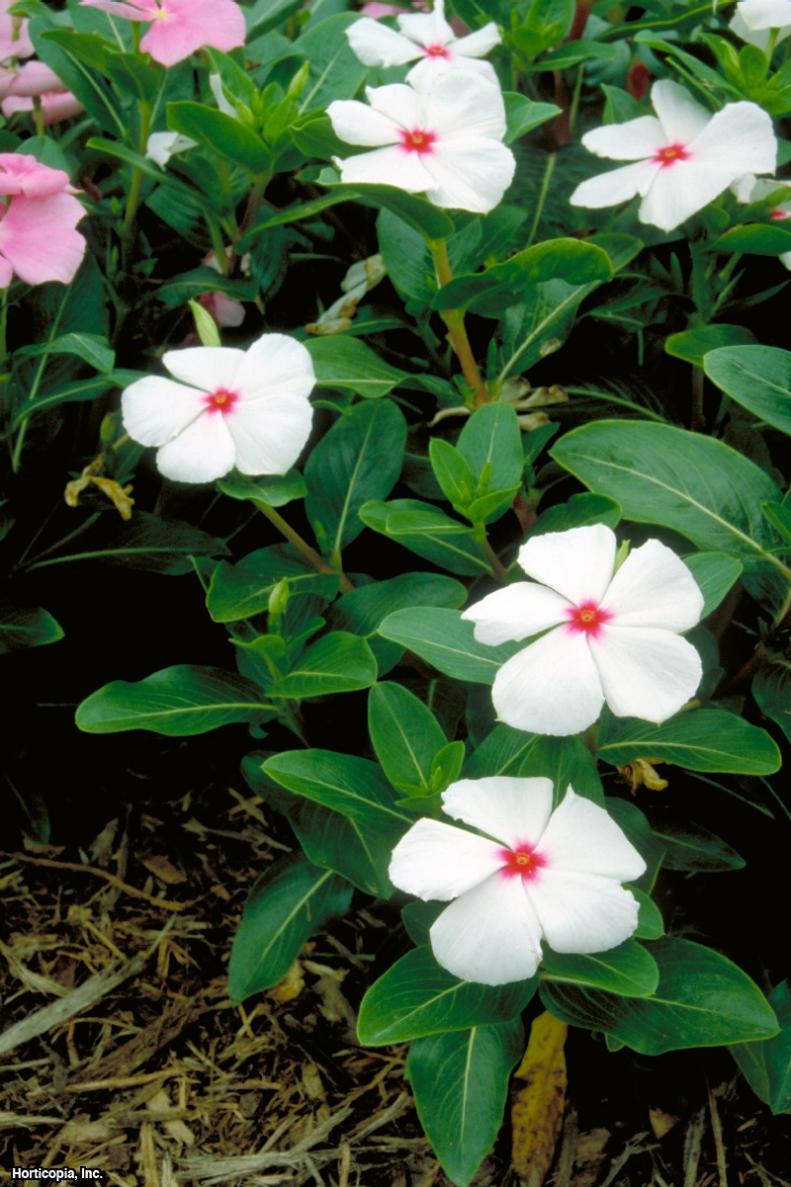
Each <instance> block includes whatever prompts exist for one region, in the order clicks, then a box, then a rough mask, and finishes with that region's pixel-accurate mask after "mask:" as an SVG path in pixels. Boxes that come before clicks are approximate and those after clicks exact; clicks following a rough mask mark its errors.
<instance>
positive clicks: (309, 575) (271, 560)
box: [206, 544, 338, 622]
mask: <svg viewBox="0 0 791 1187" xmlns="http://www.w3.org/2000/svg"><path fill="white" fill-rule="evenodd" d="M283 580H286V581H287V582H288V595H289V599H291V598H295V597H302V596H305V595H308V596H314V597H321V598H327V599H329V598H332V597H333V595H334V594H335V593H336V592H337V589H338V578H337V577H334V576H333V575H332V574H331V573H317V572H316V571H315V569H313V568H311V567H310V566H309V565H308V564H307V563H306V562H305V561H303V560H302V558H301V557H300V556H298V555H297V554H296V553H295V552H294V551H292V549H290V548H288V547H287V546H286V545H284V544H273V545H270V546H269V547H268V548H259V549H257V550H256V551H255V552H251V553H249V555H248V556H246V557H244V559H243V560H241V561H239V563H238V564H237V565H229V564H228V563H227V562H226V561H221V562H220V563H219V564H218V565H217V566H216V568H215V569H214V571H213V572H212V575H211V579H210V581H209V588H208V591H207V594H206V608H207V610H208V611H209V614H210V615H211V617H212V618H213V619H214V621H215V622H238V621H240V620H242V619H245V618H252V617H253V616H254V615H256V614H262V613H263V612H264V611H265V610H267V609H268V607H269V599H270V597H271V596H272V593H273V591H274V589H275V587H276V586H277V585H278V584H279V583H280V582H281V581H283Z"/></svg>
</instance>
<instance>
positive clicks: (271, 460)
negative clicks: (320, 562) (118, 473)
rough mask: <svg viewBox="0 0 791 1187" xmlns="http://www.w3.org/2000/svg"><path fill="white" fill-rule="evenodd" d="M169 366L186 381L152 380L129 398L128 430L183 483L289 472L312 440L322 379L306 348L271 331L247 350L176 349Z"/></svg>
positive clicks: (125, 405) (125, 400)
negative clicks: (232, 474)
mask: <svg viewBox="0 0 791 1187" xmlns="http://www.w3.org/2000/svg"><path fill="white" fill-rule="evenodd" d="M162 362H163V363H164V365H165V367H167V369H168V371H169V372H170V374H171V375H173V376H174V377H175V378H176V379H177V380H179V381H180V382H178V383H174V382H173V380H172V379H163V378H161V377H159V376H156V375H148V376H146V377H145V378H144V379H138V380H137V382H136V383H133V384H132V385H131V387H128V388H127V389H126V391H125V392H124V393H123V396H122V397H121V409H122V413H123V421H124V428H125V429H126V431H127V433H128V434H129V436H130V437H131V438H132V439H133V440H134V441H138V442H140V444H141V445H158V446H159V450H158V452H157V466H158V467H159V469H160V471H161V472H162V473H163V474H164V475H165V476H166V477H167V478H173V479H175V480H176V481H178V482H212V481H213V480H214V479H215V478H222V476H223V475H224V474H227V473H228V471H229V470H232V469H233V468H234V466H235V467H236V469H237V470H239V471H240V472H241V473H242V474H285V472H286V471H287V470H288V469H290V467H291V466H293V464H294V462H295V461H296V460H297V458H298V457H299V455H300V453H301V452H302V450H303V448H304V446H305V443H306V442H307V439H308V437H309V435H310V429H311V423H312V420H313V409H312V407H311V404H310V401H309V400H308V396H309V395H310V393H311V391H312V389H313V386H314V384H315V382H316V376H315V374H314V371H313V363H312V361H311V358H310V355H309V354H308V352H307V350H306V349H305V347H304V346H303V345H302V344H301V343H300V342H297V341H295V340H294V339H293V338H288V337H287V336H286V335H285V334H264V335H263V337H261V338H259V339H258V340H257V341H256V342H254V343H253V344H252V346H250V347H249V348H248V349H247V350H246V351H244V350H232V349H230V348H228V347H225V346H196V347H190V348H189V349H187V350H170V351H168V352H167V353H166V354H164V355H163V357H162Z"/></svg>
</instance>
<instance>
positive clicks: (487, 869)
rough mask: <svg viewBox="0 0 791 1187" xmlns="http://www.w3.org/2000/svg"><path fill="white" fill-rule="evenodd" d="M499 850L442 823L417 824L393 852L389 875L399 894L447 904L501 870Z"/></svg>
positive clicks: (479, 838)
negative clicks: (400, 892)
mask: <svg viewBox="0 0 791 1187" xmlns="http://www.w3.org/2000/svg"><path fill="white" fill-rule="evenodd" d="M502 864H503V863H502V859H501V858H500V856H499V853H498V847H497V846H496V845H493V844H492V842H491V841H486V840H484V838H483V837H478V836H476V835H475V833H468V832H467V830H466V829H463V828H456V827H455V826H454V825H452V824H444V823H443V822H442V821H441V820H428V819H423V820H418V821H417V822H416V823H415V824H413V825H412V827H411V828H410V830H409V832H407V833H405V834H404V836H403V837H402V838H401V840H400V841H399V842H398V844H397V845H396V847H395V849H394V850H393V856H392V858H391V859H390V868H389V870H388V874H389V877H390V881H391V882H392V883H393V885H394V886H397V887H398V889H399V890H403V891H405V892H406V893H407V894H414V895H416V896H417V897H418V898H421V899H425V900H427V899H439V900H441V901H442V902H447V901H448V900H449V899H454V898H457V897H458V896H459V895H460V894H464V893H465V891H467V890H470V889H471V888H472V887H473V886H477V885H478V883H479V882H483V881H484V880H485V879H486V878H489V877H490V876H491V875H492V874H493V873H495V872H496V871H497V870H499V869H500V868H501V867H502Z"/></svg>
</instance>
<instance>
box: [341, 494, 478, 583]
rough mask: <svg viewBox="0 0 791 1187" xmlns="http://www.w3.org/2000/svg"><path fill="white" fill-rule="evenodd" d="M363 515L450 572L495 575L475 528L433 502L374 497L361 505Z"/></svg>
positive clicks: (375, 527)
mask: <svg viewBox="0 0 791 1187" xmlns="http://www.w3.org/2000/svg"><path fill="white" fill-rule="evenodd" d="M360 519H361V520H362V521H363V523H364V524H366V525H367V526H368V527H369V528H372V529H373V531H375V532H380V533H381V534H382V535H383V536H389V537H390V539H391V540H395V541H396V542H397V543H399V544H403V546H404V548H408V549H409V550H410V552H414V553H416V554H417V555H418V556H422V557H423V558H424V559H425V560H429V561H433V562H434V564H436V565H441V567H442V568H443V569H447V570H448V571H449V572H451V573H458V574H460V575H462V576H471V577H481V576H483V575H484V574H486V575H487V576H491V575H492V568H491V565H490V564H489V561H488V560H487V558H486V556H485V554H484V551H483V548H482V547H481V544H480V542H479V538H478V536H477V535H476V533H475V530H474V529H473V528H472V527H471V526H470V525H469V524H466V523H461V522H460V520H458V519H451V517H450V516H449V515H445V513H444V512H443V511H440V510H439V509H438V508H437V507H434V506H433V505H432V504H431V503H423V502H421V501H420V500H419V499H392V500H391V501H390V502H389V503H384V502H380V501H378V500H373V499H372V500H371V501H370V502H368V503H365V504H364V506H363V507H361V508H360Z"/></svg>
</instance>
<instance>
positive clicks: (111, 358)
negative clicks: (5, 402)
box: [14, 333, 115, 372]
mask: <svg viewBox="0 0 791 1187" xmlns="http://www.w3.org/2000/svg"><path fill="white" fill-rule="evenodd" d="M49 354H70V355H76V357H77V358H79V359H82V360H83V362H85V363H87V364H88V366H89V367H93V369H94V370H95V371H103V372H108V371H112V369H113V367H114V366H115V351H114V350H112V349H111V348H110V346H109V345H108V342H107V339H106V338H105V336H104V335H103V334H86V333H75V334H61V336H60V337H59V338H53V339H52V340H51V341H50V342H43V343H39V344H37V345H31V346H23V347H21V348H20V349H19V350H17V351H15V352H14V355H15V358H17V359H19V358H36V357H38V356H46V355H49Z"/></svg>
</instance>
